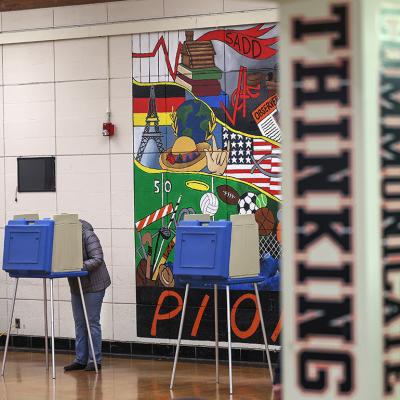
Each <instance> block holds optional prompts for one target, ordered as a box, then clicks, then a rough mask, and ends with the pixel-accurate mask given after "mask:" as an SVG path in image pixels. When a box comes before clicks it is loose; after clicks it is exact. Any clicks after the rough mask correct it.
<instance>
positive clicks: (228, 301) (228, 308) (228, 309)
mask: <svg viewBox="0 0 400 400" xmlns="http://www.w3.org/2000/svg"><path fill="white" fill-rule="evenodd" d="M226 321H227V328H228V359H229V394H232V393H233V383H232V338H231V299H230V293H229V286H227V287H226Z"/></svg>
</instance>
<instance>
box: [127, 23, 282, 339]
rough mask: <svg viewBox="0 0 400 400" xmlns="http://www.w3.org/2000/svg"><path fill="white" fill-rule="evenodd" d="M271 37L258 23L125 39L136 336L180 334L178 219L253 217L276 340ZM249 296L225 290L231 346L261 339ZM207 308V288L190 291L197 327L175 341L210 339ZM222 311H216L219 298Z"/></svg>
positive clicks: (276, 166) (272, 30)
mask: <svg viewBox="0 0 400 400" xmlns="http://www.w3.org/2000/svg"><path fill="white" fill-rule="evenodd" d="M277 42H278V27H277V25H263V24H261V25H257V26H244V27H233V28H231V27H230V28H225V29H217V30H215V29H208V30H207V29H203V30H186V31H175V32H161V33H149V34H139V35H134V36H133V48H132V65H133V86H132V93H133V130H134V159H135V160H134V184H135V206H134V207H135V210H134V215H135V244H136V259H135V265H136V285H137V320H138V326H137V328H138V335H139V336H144V337H162V338H176V336H177V329H178V324H179V314H180V310H181V308H182V288H181V287H180V285H179V283H178V282H177V281H176V280H175V279H174V275H173V257H174V246H175V232H176V226H177V224H178V223H179V221H181V220H182V219H183V218H184V216H185V215H186V214H198V213H205V214H210V215H211V216H212V218H213V219H215V220H219V219H229V217H230V215H232V214H248V213H252V214H255V218H256V221H257V223H258V225H259V233H260V259H261V272H262V275H263V277H264V281H263V282H262V284H260V289H261V290H262V291H263V292H262V302H263V306H265V307H266V310H267V312H266V313H265V318H266V324H267V327H268V333H269V336H270V339H271V340H272V342H274V343H276V342H277V340H278V337H279V332H280V322H279V321H280V318H279V301H278V293H277V291H278V290H279V282H280V269H279V258H280V226H281V221H280V211H279V206H280V202H281V151H280V142H281V131H280V127H279V97H278V93H277V82H278V68H277ZM254 299H255V298H254V293H252V292H251V287H250V286H246V285H242V286H239V287H237V290H236V291H235V292H234V294H233V298H232V304H233V305H234V307H233V310H232V328H233V333H234V339H235V340H237V341H241V340H243V341H247V342H259V341H260V342H261V340H260V339H261V335H260V332H258V331H259V319H258V323H257V315H258V313H257V312H256V310H255V302H254ZM211 303H212V296H211V293H208V292H207V291H206V290H197V291H195V292H194V293H193V294H191V296H190V299H189V317H188V318H187V320H188V321H195V322H194V324H193V323H192V326H189V325H188V327H187V329H186V328H185V329H184V338H185V337H186V338H196V339H208V340H212V339H213V332H214V328H213V322H212V317H211V316H210V317H209V316H208V314H207V313H205V309H207V308H208V307H210V310H211V307H212V304H211ZM219 304H220V306H221V307H224V305H223V299H222V296H221V301H220V302H219ZM235 305H236V307H235ZM239 305H240V307H241V309H242V310H244V312H241V311H240V310H239ZM249 308H253V309H254V312H253V313H251V312H250V313H249ZM190 313H192V316H193V318H191V317H190ZM208 319H210V321H208ZM188 324H190V322H188ZM249 327H250V328H249ZM185 330H186V331H187V332H185ZM223 339H224V338H221V340H223Z"/></svg>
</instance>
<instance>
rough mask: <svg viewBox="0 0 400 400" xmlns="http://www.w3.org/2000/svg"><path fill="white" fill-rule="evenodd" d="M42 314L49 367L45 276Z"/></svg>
mask: <svg viewBox="0 0 400 400" xmlns="http://www.w3.org/2000/svg"><path fill="white" fill-rule="evenodd" d="M43 305H44V310H43V315H44V351H45V352H46V368H47V369H49V335H48V330H49V328H48V325H47V285H46V278H43Z"/></svg>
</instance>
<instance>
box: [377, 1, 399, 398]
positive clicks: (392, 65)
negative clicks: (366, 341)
mask: <svg viewBox="0 0 400 400" xmlns="http://www.w3.org/2000/svg"><path fill="white" fill-rule="evenodd" d="M380 59H381V82H380V83H381V145H382V151H381V155H382V212H383V215H382V220H383V226H382V228H383V232H382V234H383V285H384V288H383V292H384V306H385V307H384V311H385V312H384V329H383V332H384V349H385V353H384V391H385V394H384V396H385V399H393V400H394V399H398V398H399V396H400V240H399V238H400V8H399V7H397V8H396V7H393V6H392V7H391V6H390V5H387V7H384V8H383V9H382V14H381V57H380Z"/></svg>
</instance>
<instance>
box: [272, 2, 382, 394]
mask: <svg viewBox="0 0 400 400" xmlns="http://www.w3.org/2000/svg"><path fill="white" fill-rule="evenodd" d="M379 4H380V1H379V0H281V1H280V5H281V32H282V38H281V49H280V62H281V79H280V80H281V88H280V95H281V101H282V107H281V108H282V131H283V132H284V136H283V137H284V139H283V152H282V153H283V162H284V168H283V171H284V173H283V182H284V183H283V185H284V191H283V197H284V202H283V220H284V225H283V228H284V231H283V243H284V245H283V248H284V254H283V268H282V273H283V279H282V282H283V288H282V295H283V302H282V307H283V310H282V311H283V316H284V323H283V353H284V357H283V383H284V398H285V399H296V400H306V399H307V400H308V399H312V398H318V399H320V400H325V399H331V400H333V399H335V400H336V399H352V400H378V399H382V398H383V379H382V378H383V371H382V365H383V364H382V363H383V357H382V353H383V339H382V321H383V307H382V306H383V290H382V287H383V286H382V273H381V271H382V267H381V265H382V262H381V248H382V245H381V228H380V226H381V225H380V220H381V206H380V203H379V200H380V174H381V167H380V156H379V155H380V148H379V56H378V55H379V53H378V50H379V41H378V38H379V24H378V21H379Z"/></svg>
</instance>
